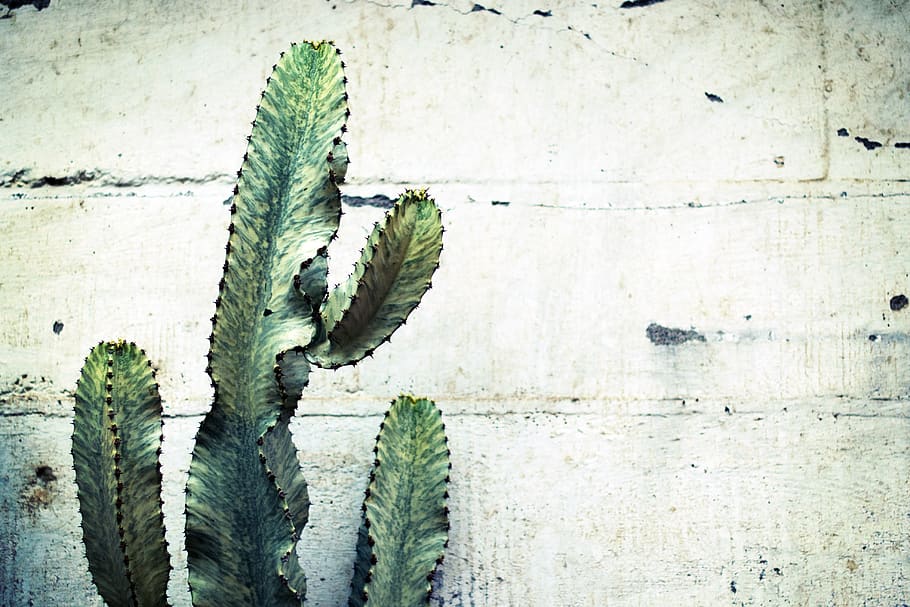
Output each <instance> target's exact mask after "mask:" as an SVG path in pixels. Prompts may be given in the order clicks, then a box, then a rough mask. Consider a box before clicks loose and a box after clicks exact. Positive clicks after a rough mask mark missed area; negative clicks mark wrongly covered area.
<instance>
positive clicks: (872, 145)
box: [853, 137, 882, 150]
mask: <svg viewBox="0 0 910 607" xmlns="http://www.w3.org/2000/svg"><path fill="white" fill-rule="evenodd" d="M853 139H855V140H856V141H858V142H859V143H861V144H863V147H864V148H866V149H867V150H874V149H876V148H880V147H882V144H881V142H880V141H874V140H872V139H868V138H866V137H854V138H853Z"/></svg>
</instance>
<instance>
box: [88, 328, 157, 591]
mask: <svg viewBox="0 0 910 607" xmlns="http://www.w3.org/2000/svg"><path fill="white" fill-rule="evenodd" d="M75 401H76V404H75V416H74V420H73V447H72V450H73V467H74V468H75V470H76V483H77V486H78V497H79V510H80V512H81V514H82V532H83V540H84V542H85V552H86V556H87V557H88V561H89V570H90V571H91V574H92V579H93V580H94V582H95V585H96V586H97V588H98V591H99V593H100V594H101V596H102V598H103V599H104V600H105V602H106V603H107V604H108V605H109V607H121V606H124V607H127V606H129V607H160V606H164V605H167V582H168V576H169V574H170V557H169V555H168V551H167V543H166V542H165V539H164V518H163V514H162V511H161V499H160V497H159V495H160V491H161V469H160V465H159V461H158V455H159V453H160V449H161V399H160V397H159V395H158V385H157V383H156V382H155V376H154V373H153V371H152V368H151V363H150V362H149V360H148V359H147V358H146V357H145V354H144V353H143V352H142V351H141V350H140V349H139V348H138V347H136V345H135V344H127V343H125V342H122V341H118V342H109V343H101V344H99V345H97V346H96V347H95V348H94V349H92V351H91V353H90V354H89V355H88V357H87V358H86V359H85V365H84V366H83V368H82V374H81V376H80V378H79V381H78V384H77V387H76V395H75Z"/></svg>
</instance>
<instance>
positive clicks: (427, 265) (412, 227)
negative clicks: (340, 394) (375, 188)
mask: <svg viewBox="0 0 910 607" xmlns="http://www.w3.org/2000/svg"><path fill="white" fill-rule="evenodd" d="M442 232H443V229H442V219H441V213H440V211H439V208H438V207H437V206H436V204H435V203H434V202H433V200H432V199H431V198H430V197H429V196H427V194H426V191H423V190H421V191H409V192H406V193H405V194H404V195H402V196H401V198H399V200H398V202H397V203H396V204H395V206H394V208H392V210H391V211H389V213H388V215H387V216H386V219H385V222H384V223H383V224H377V225H376V227H375V229H374V230H373V233H372V234H371V235H370V237H369V239H368V240H367V245H366V247H364V250H363V254H362V256H361V258H360V260H359V261H358V262H357V264H356V266H355V267H354V272H353V273H352V274H351V276H350V277H349V278H348V280H347V281H346V282H345V283H344V284H342V285H340V286H338V287H336V288H335V289H334V290H333V291H332V292H331V293H330V294H329V296H328V300H327V301H326V302H325V304H324V305H323V306H322V310H321V314H320V316H321V322H322V325H323V331H324V333H325V335H324V338H323V339H322V340H321V341H317V342H316V343H314V344H313V345H311V346H310V348H309V349H308V350H307V355H308V358H309V359H310V360H311V361H312V362H313V363H314V364H316V365H318V366H320V367H323V368H335V367H340V366H342V365H348V364H352V363H354V362H357V361H358V360H360V359H362V358H363V357H365V356H368V355H370V354H372V352H373V350H374V349H375V348H377V347H378V346H380V345H381V344H382V343H383V342H385V341H387V340H388V339H389V337H390V336H391V334H392V332H394V331H395V330H396V329H397V328H398V327H399V326H401V325H402V324H404V322H405V320H406V319H407V317H408V315H409V314H410V313H411V311H412V310H413V309H414V308H415V307H416V306H417V304H418V303H419V302H420V299H421V298H422V297H423V294H424V293H425V292H426V290H427V289H428V288H429V287H430V279H431V277H432V276H433V272H434V271H435V270H436V268H437V267H438V266H439V254H440V252H441V251H442Z"/></svg>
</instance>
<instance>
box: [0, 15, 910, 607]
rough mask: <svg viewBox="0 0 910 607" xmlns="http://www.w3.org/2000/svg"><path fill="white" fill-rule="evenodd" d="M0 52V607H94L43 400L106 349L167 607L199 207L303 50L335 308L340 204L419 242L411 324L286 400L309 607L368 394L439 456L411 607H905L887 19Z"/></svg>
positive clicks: (269, 36)
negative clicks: (323, 179) (439, 506)
mask: <svg viewBox="0 0 910 607" xmlns="http://www.w3.org/2000/svg"><path fill="white" fill-rule="evenodd" d="M4 4H11V3H4ZM13 4H15V3H13ZM34 5H37V7H44V8H42V9H41V10H38V9H37V8H36V6H34ZM0 17H4V18H3V19H0V58H2V61H0V82H2V83H3V84H2V85H0V89H2V91H3V95H2V104H0V186H2V187H0V547H2V548H0V550H2V554H0V605H4V606H7V605H8V606H19V605H38V606H43V605H48V606H50V605H100V604H101V601H100V599H97V598H94V596H95V595H94V590H93V588H92V587H91V583H90V581H89V578H88V573H87V564H86V562H85V557H84V550H83V548H82V545H81V536H80V530H79V521H78V512H77V507H76V499H75V488H74V482H73V474H72V470H71V467H72V462H71V457H70V455H69V441H70V438H69V435H70V431H71V408H72V388H73V386H74V383H75V380H76V377H77V375H78V372H79V368H80V365H81V362H82V359H83V357H84V355H85V354H86V353H87V352H88V349H89V348H90V347H91V346H92V345H93V344H94V343H96V342H97V341H98V340H100V339H105V338H115V337H119V336H126V337H128V338H129V339H133V340H135V341H137V342H139V343H140V344H141V345H143V346H144V347H145V348H146V350H147V351H148V352H149V354H150V356H151V357H152V358H153V359H154V360H155V361H156V363H157V365H158V366H159V368H160V373H159V377H160V380H161V384H162V393H163V396H164V399H165V401H166V402H165V409H166V414H167V419H166V432H165V434H166V440H165V452H164V456H163V458H164V473H165V479H166V485H167V488H166V503H165V508H166V518H167V524H168V528H169V539H170V541H171V544H172V546H174V547H175V548H176V554H175V556H174V563H175V566H176V568H177V569H176V571H175V574H174V576H173V579H172V583H171V587H170V592H171V595H172V598H173V601H174V603H175V604H176V605H179V606H186V605H188V604H189V600H188V596H187V592H186V589H185V588H186V587H185V584H186V571H185V556H184V553H183V552H182V550H183V542H182V533H181V529H182V526H183V521H182V514H181V513H182V512H183V503H182V487H183V483H184V480H185V475H186V470H187V466H188V462H189V453H190V450H191V448H192V440H193V434H194V431H195V428H196V426H197V424H198V423H199V420H200V414H201V413H203V412H204V411H205V409H206V407H207V405H208V402H209V398H210V392H209V388H208V382H207V379H206V376H205V373H204V367H205V363H204V355H205V352H206V346H207V342H206V336H207V335H208V331H209V326H210V325H209V322H208V318H209V317H210V316H211V313H212V310H213V303H212V302H213V300H214V298H215V295H216V291H217V286H216V285H217V281H218V277H219V274H220V266H221V263H222V256H223V243H224V241H225V238H226V233H225V227H226V225H227V221H228V212H227V208H226V206H225V204H224V203H225V200H226V199H227V198H228V196H229V194H230V191H231V187H232V181H233V172H234V171H236V169H237V168H238V167H239V164H240V158H241V156H242V154H243V150H244V147H245V143H246V142H245V136H246V135H247V134H248V131H249V128H250V127H249V122H250V120H252V118H253V115H254V108H255V103H256V99H257V97H258V95H259V92H260V90H261V87H262V86H263V83H264V80H265V77H266V75H267V74H268V72H269V71H270V69H271V65H272V63H273V62H274V61H275V59H276V57H277V56H278V53H279V52H280V51H281V50H282V49H284V48H285V47H286V46H287V45H288V44H289V43H290V42H291V41H295V40H301V39H308V38H309V39H319V38H330V39H334V40H335V41H336V42H337V44H338V45H339V46H340V47H341V48H342V49H343V50H344V53H345V54H344V57H345V59H346V62H347V66H348V67H347V75H348V78H349V80H350V82H349V88H348V91H349V93H350V98H351V101H350V104H351V110H352V117H351V121H350V123H349V127H350V129H349V133H348V136H347V141H348V145H349V150H350V153H351V157H352V164H351V167H350V170H349V173H348V178H349V185H348V186H347V188H346V190H345V194H346V195H347V196H348V197H347V198H346V199H345V201H346V209H345V210H346V215H345V217H344V227H343V230H342V232H343V233H342V238H341V241H340V242H338V243H337V245H338V247H339V248H338V249H336V251H335V253H336V254H335V257H334V258H333V263H334V266H333V272H334V273H335V275H336V276H338V275H342V274H344V273H345V272H346V271H347V269H348V267H349V264H350V263H351V262H352V260H353V258H354V253H355V251H356V249H357V248H358V247H359V244H360V242H361V239H362V238H363V237H364V236H365V234H366V233H367V231H368V230H369V229H370V227H371V225H372V222H373V221H375V220H376V219H377V218H378V217H380V216H381V213H382V209H381V208H377V207H376V206H375V205H371V204H370V200H371V197H374V196H377V195H389V196H391V195H394V194H395V193H397V192H399V191H401V190H402V189H403V188H404V187H406V186H423V185H428V186H430V190H431V192H432V193H433V194H434V195H435V197H436V198H437V200H438V201H439V204H440V206H441V207H442V208H443V210H444V221H445V224H446V229H447V232H446V243H445V251H444V253H443V260H442V266H441V268H440V269H439V271H438V273H437V276H436V278H435V280H434V285H435V288H434V289H433V290H431V291H430V292H429V293H428V294H427V296H426V297H425V299H424V302H423V304H422V305H421V307H420V308H419V309H418V311H417V312H416V313H415V314H414V316H413V317H412V321H410V322H409V323H408V325H407V326H406V327H404V328H403V329H402V330H401V331H400V332H398V333H396V336H395V338H394V339H393V340H392V343H391V344H389V345H387V346H386V347H384V348H382V349H381V350H379V351H378V352H377V354H376V356H375V358H373V359H370V360H367V361H366V362H364V363H363V364H361V365H360V366H358V367H356V368H354V369H346V370H343V371H338V372H335V373H332V372H318V373H315V374H314V376H313V384H312V385H311V387H310V388H309V389H308V390H307V391H306V394H305V396H304V399H303V400H302V402H301V405H300V410H299V413H298V416H297V421H296V422H295V425H294V426H293V430H294V432H295V437H296V440H297V443H298V445H299V448H300V456H301V462H302V463H303V465H304V467H305V472H306V475H307V478H308V480H309V482H310V485H311V496H312V497H313V499H314V506H313V509H312V512H311V521H312V522H311V524H310V526H309V527H308V528H307V530H306V532H305V534H304V537H303V541H302V542H301V547H300V548H301V556H302V560H303V563H304V565H305V567H306V569H307V572H308V576H309V579H310V593H309V601H308V604H310V605H313V606H328V605H340V604H342V603H343V600H344V596H345V592H346V589H347V585H348V580H349V576H350V570H351V563H352V559H353V546H354V539H355V526H356V521H357V517H358V505H359V499H360V496H361V492H362V490H363V487H364V486H365V476H366V472H367V470H368V466H369V461H370V453H369V452H370V448H371V445H372V440H373V436H374V434H375V432H376V427H377V424H378V422H379V419H380V415H381V413H382V411H383V410H384V407H385V405H386V403H387V401H388V400H389V399H390V398H391V397H393V396H394V395H395V394H396V393H398V392H399V391H402V390H410V391H414V392H417V393H420V394H426V395H428V396H430V397H432V398H434V399H435V400H436V401H437V402H438V403H439V404H440V406H441V407H442V408H443V410H444V412H445V415H446V422H447V428H448V431H449V435H450V440H451V445H452V451H453V453H452V460H453V464H454V469H453V473H452V487H451V491H450V492H451V504H450V506H451V510H452V532H451V543H450V545H449V549H448V553H447V555H446V561H445V564H444V566H443V568H442V570H441V573H440V574H439V575H438V577H437V586H438V590H437V594H436V596H435V598H434V603H433V604H434V605H437V606H438V605H447V606H461V605H465V606H472V605H478V606H505V605H541V606H543V605H570V606H576V605H577V606H601V605H609V606H637V605H652V604H673V605H683V606H711V607H713V606H717V605H731V606H733V605H736V606H741V605H745V606H760V605H767V606H777V605H794V606H795V605H800V606H803V605H804V606H821V605H824V606H845V607H858V606H865V605H869V606H873V605H874V606H883V607H894V606H900V605H904V604H905V603H910V467H908V464H910V409H908V404H907V403H908V401H907V398H908V396H910V369H908V362H910V334H908V331H910V308H906V307H902V303H904V302H906V299H902V298H901V297H899V296H900V295H903V294H908V293H910V250H908V249H907V242H908V236H910V185H908V182H907V178H908V177H910V174H908V173H910V149H908V148H910V38H908V37H907V31H908V24H910V4H908V3H907V2H903V1H901V0H887V1H886V0H881V1H876V2H867V1H862V0H830V1H824V0H822V1H813V2H810V1H808V0H800V1H795V2H766V1H764V0H760V1H745V0H743V1H738V0H737V1H729V0H728V1H726V2H724V1H720V0H716V1H712V0H702V1H700V2H691V1H687V0H665V1H660V0H650V1H641V0H639V1H637V2H620V0H611V1H610V2H609V3H602V2H598V3H591V2H587V3H574V2H559V1H555V0H554V1H551V2H544V1H542V0H539V1H538V0H536V1H535V2H529V1H525V0H515V1H511V2H500V1H499V0H497V1H495V2H494V1H493V0H484V5H483V6H481V5H477V4H474V2H473V1H472V0H465V1H461V0H453V1H451V2H443V1H441V0H433V1H432V2H418V1H415V2H413V4H410V3H409V2H408V1H407V0H405V1H404V2H402V3H394V2H384V1H380V0H377V1H368V0H351V1H346V0H325V1H323V0H314V1H311V2H272V1H265V0H251V1H249V2H243V3H236V4H230V3H194V2H170V1H167V2H165V1H162V2H153V3H146V2H138V1H122V2H106V3H105V2H98V1H94V0H83V1H74V0H71V1H67V0H50V2H47V0H44V1H42V2H34V3H33V5H28V6H24V7H20V8H16V9H7V8H4V7H2V6H0ZM364 203H366V204H364ZM677 330H678V331H677Z"/></svg>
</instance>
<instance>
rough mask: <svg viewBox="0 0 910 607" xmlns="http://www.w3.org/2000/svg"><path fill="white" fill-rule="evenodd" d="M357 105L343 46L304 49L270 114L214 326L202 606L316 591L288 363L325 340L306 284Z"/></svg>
mask: <svg viewBox="0 0 910 607" xmlns="http://www.w3.org/2000/svg"><path fill="white" fill-rule="evenodd" d="M345 96H346V95H345V92H344V77H343V74H342V67H341V63H340V61H338V60H337V58H336V51H335V49H334V48H333V47H332V46H331V45H329V44H326V43H323V44H317V45H309V44H304V45H300V46H295V47H293V48H292V49H291V51H290V52H288V53H286V54H284V55H283V56H282V58H281V60H280V61H279V63H278V64H277V65H276V66H275V69H274V71H273V73H272V76H271V78H270V82H269V86H268V88H267V89H266V91H265V92H264V93H263V97H262V101H261V104H260V106H259V110H258V113H257V116H256V121H255V123H254V128H253V133H252V135H251V138H250V143H249V147H248V151H247V154H246V156H245V160H244V164H243V168H242V170H241V174H240V179H239V183H238V185H237V188H236V190H235V195H234V203H233V205H232V222H231V228H230V232H231V234H230V238H229V240H228V246H227V259H226V262H225V268H224V270H225V272H224V277H223V279H222V282H221V288H220V294H219V298H218V302H217V307H216V312H215V317H214V318H213V331H212V337H211V350H210V353H209V367H208V371H209V374H210V376H211V378H212V384H213V387H214V390H215V399H214V403H213V405H212V409H211V411H210V413H209V414H208V415H207V416H206V418H205V419H204V421H203V422H202V425H201V426H200V428H199V433H198V435H197V437H196V447H195V450H194V452H193V459H192V463H191V466H190V475H189V481H188V486H187V552H188V557H189V565H190V587H191V589H192V592H193V602H194V604H195V605H196V606H197V607H203V606H208V605H218V606H220V607H229V606H231V605H238V606H239V605H243V606H248V605H262V606H269V607H273V606H281V605H287V606H291V605H299V604H300V602H301V600H302V597H303V593H304V592H305V582H304V576H303V573H302V571H301V570H300V568H299V566H298V565H297V562H296V554H295V546H296V543H297V539H298V537H299V533H300V530H301V529H300V528H299V527H301V526H302V525H303V523H305V521H306V510H307V506H308V502H307V498H306V489H305V484H304V481H303V478H302V475H301V472H300V468H299V464H298V463H297V456H296V450H295V449H294V445H293V443H292V441H291V434H290V431H289V430H288V427H287V424H288V421H289V419H290V415H291V413H292V412H293V408H294V407H295V406H296V402H297V398H298V397H299V390H300V389H301V388H302V386H303V385H304V384H305V383H306V372H307V369H306V366H305V365H297V366H296V368H295V369H293V373H290V372H289V373H288V381H287V382H285V381H283V380H284V376H285V373H284V372H283V371H282V368H283V365H282V364H281V362H282V359H283V358H284V357H285V356H290V357H293V356H297V355H298V354H297V353H296V352H295V349H297V350H300V349H302V348H303V347H304V346H306V345H307V344H308V343H309V342H310V340H311V339H312V336H313V334H314V332H315V326H314V323H313V318H312V316H313V315H312V309H311V307H312V306H311V305H310V304H309V303H308V302H307V301H306V298H304V297H303V296H302V295H301V294H300V293H299V292H298V291H297V290H296V289H295V288H294V280H293V278H294V276H295V275H296V273H297V272H298V271H299V264H300V262H301V261H303V260H306V259H309V258H311V257H313V256H314V255H316V253H317V251H318V249H320V248H322V247H324V245H325V244H326V243H327V242H328V241H329V240H330V239H331V238H332V236H333V235H334V234H335V231H336V230H337V226H338V219H339V216H340V214H341V200H340V194H339V192H338V188H337V187H336V185H335V178H334V176H333V172H332V170H331V166H330V160H331V157H330V154H331V152H332V150H333V149H334V147H335V146H336V145H337V143H338V141H339V139H338V138H339V137H340V135H341V132H342V127H343V125H344V120H345V118H346V116H347V108H346V104H345ZM322 280H323V281H324V280H325V278H324V276H323V277H322Z"/></svg>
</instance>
